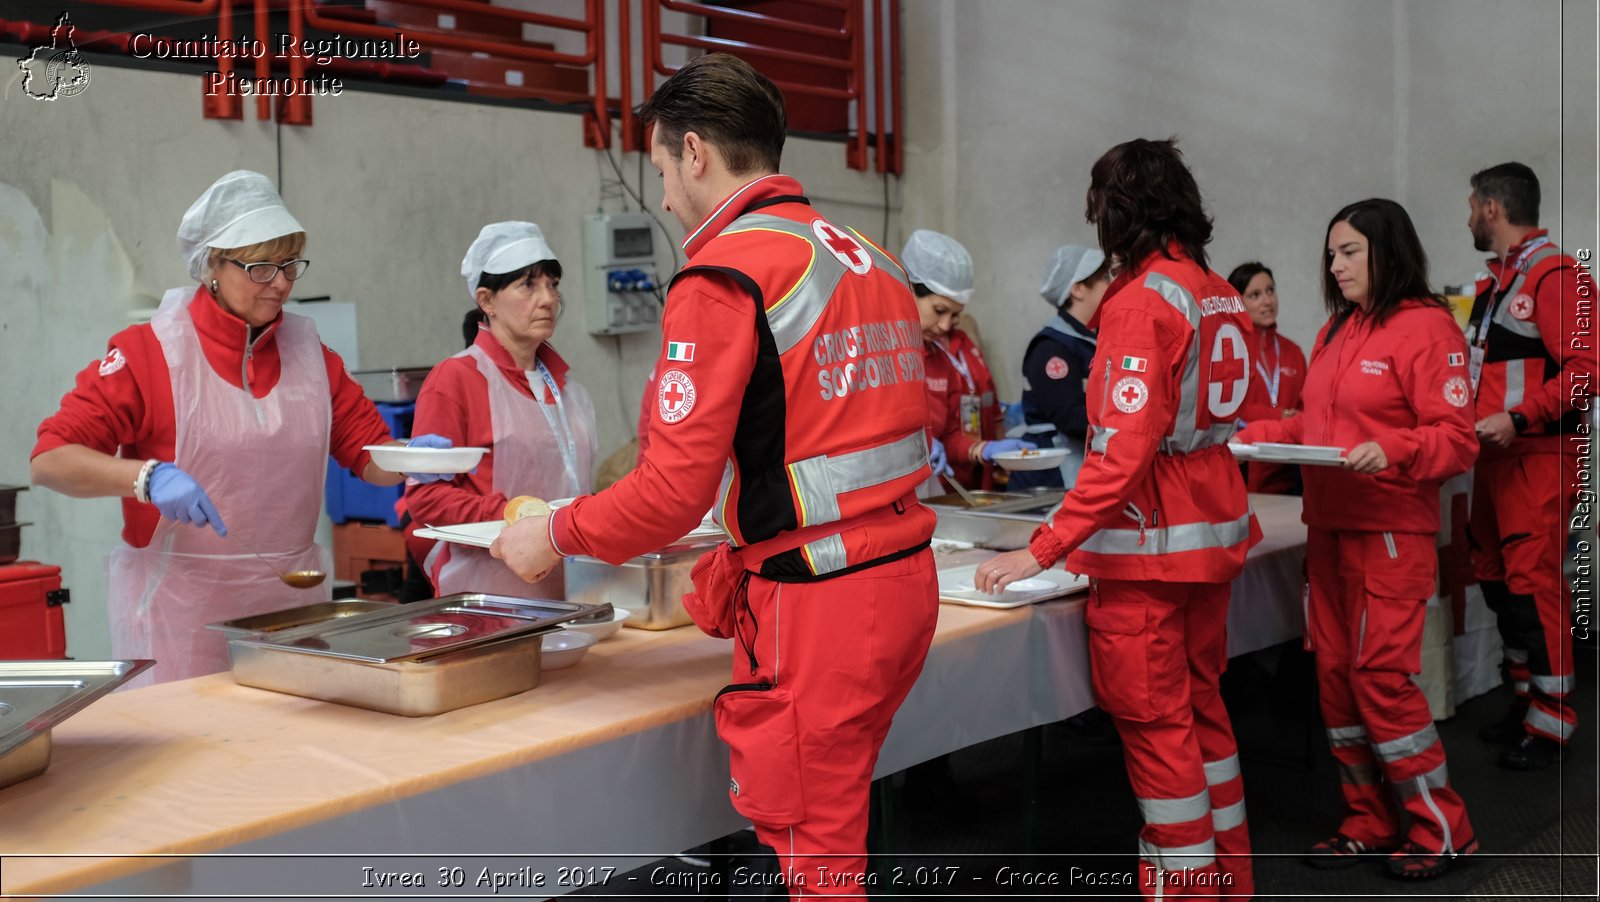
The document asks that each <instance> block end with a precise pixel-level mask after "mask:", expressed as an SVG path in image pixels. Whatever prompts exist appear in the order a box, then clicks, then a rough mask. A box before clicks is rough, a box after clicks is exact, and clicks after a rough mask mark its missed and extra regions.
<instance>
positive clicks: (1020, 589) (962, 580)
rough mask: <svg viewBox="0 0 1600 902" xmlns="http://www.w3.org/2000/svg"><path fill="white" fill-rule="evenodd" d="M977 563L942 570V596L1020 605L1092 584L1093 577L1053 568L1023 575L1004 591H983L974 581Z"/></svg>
mask: <svg viewBox="0 0 1600 902" xmlns="http://www.w3.org/2000/svg"><path fill="white" fill-rule="evenodd" d="M977 570H978V565H977V564H968V565H966V566H965V567H951V568H950V569H948V570H940V571H939V600H940V601H947V602H952V603H954V604H964V605H971V606H972V607H975V608H1020V607H1022V606H1023V605H1027V604H1033V603H1034V602H1037V601H1046V600H1049V599H1051V598H1060V597H1061V596H1063V595H1071V594H1073V593H1075V592H1084V591H1087V590H1088V588H1089V577H1087V576H1079V575H1078V574H1076V573H1068V572H1067V571H1065V570H1056V569H1050V570H1045V571H1043V572H1041V573H1039V575H1037V576H1035V577H1032V578H1029V579H1019V580H1017V581H1015V582H1013V583H1011V584H1010V585H1009V586H1006V588H1005V590H1004V591H1002V592H997V593H994V594H988V593H984V592H979V591H978V590H977V588H976V586H974V585H973V574H975V573H976V572H977Z"/></svg>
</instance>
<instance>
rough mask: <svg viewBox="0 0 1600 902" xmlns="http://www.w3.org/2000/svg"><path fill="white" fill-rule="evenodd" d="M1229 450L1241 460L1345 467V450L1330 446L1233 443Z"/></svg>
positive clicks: (1230, 444)
mask: <svg viewBox="0 0 1600 902" xmlns="http://www.w3.org/2000/svg"><path fill="white" fill-rule="evenodd" d="M1228 450H1229V451H1232V452H1233V456H1234V457H1237V458H1238V459H1240V460H1260V461H1271V462H1272V463H1275V464H1278V463H1281V464H1305V465H1308V466H1313V467H1342V466H1344V453H1345V452H1344V449H1343V448H1335V447H1332V446H1329V445H1286V444H1283V443H1281V442H1256V443H1255V444H1253V445H1247V444H1243V443H1239V442H1231V443H1229V445H1228Z"/></svg>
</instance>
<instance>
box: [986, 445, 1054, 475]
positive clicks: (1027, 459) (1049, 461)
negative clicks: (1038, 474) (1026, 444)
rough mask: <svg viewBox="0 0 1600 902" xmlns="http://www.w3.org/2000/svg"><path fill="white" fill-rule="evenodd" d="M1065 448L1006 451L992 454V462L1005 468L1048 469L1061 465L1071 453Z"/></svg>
mask: <svg viewBox="0 0 1600 902" xmlns="http://www.w3.org/2000/svg"><path fill="white" fill-rule="evenodd" d="M1071 453H1072V452H1071V451H1068V450H1067V449H1066V448H1039V449H1037V450H1034V451H1006V452H1004V453H1002V454H996V455H995V456H994V462H995V463H997V464H999V465H1000V466H1002V467H1004V468H1005V469H1007V470H1049V469H1053V468H1055V467H1059V466H1061V462H1062V461H1063V460H1066V459H1067V455H1068V454H1071Z"/></svg>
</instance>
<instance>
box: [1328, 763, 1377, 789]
mask: <svg viewBox="0 0 1600 902" xmlns="http://www.w3.org/2000/svg"><path fill="white" fill-rule="evenodd" d="M1338 763H1339V782H1340V783H1343V784H1344V785H1346V786H1376V785H1378V784H1379V783H1382V782H1383V774H1382V772H1380V771H1379V770H1378V765H1376V764H1373V763H1371V762H1369V761H1363V762H1361V763H1359V764H1347V763H1345V762H1343V761H1340V762H1338Z"/></svg>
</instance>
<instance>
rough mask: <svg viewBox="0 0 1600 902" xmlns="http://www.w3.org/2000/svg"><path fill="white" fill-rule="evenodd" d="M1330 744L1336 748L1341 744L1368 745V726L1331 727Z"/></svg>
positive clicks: (1329, 730)
mask: <svg viewBox="0 0 1600 902" xmlns="http://www.w3.org/2000/svg"><path fill="white" fill-rule="evenodd" d="M1328 744H1329V745H1331V746H1333V747H1334V748H1338V747H1339V746H1341V745H1366V744H1367V728H1366V727H1329V728H1328Z"/></svg>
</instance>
